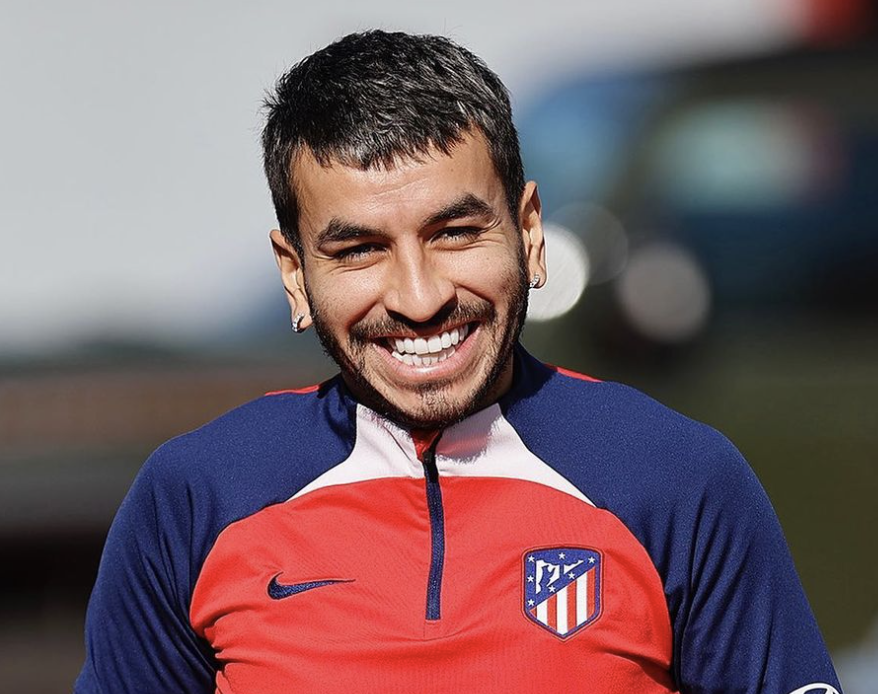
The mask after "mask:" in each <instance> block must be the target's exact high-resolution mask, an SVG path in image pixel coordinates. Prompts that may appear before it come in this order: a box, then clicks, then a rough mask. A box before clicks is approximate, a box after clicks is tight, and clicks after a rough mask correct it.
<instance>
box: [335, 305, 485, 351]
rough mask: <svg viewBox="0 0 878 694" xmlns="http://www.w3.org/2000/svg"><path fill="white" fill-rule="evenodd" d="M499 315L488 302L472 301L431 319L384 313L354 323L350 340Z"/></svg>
mask: <svg viewBox="0 0 878 694" xmlns="http://www.w3.org/2000/svg"><path fill="white" fill-rule="evenodd" d="M496 317H497V310H496V309H495V308H494V306H493V304H491V303H490V302H489V301H480V302H470V303H466V304H456V305H455V306H453V307H450V308H448V309H445V310H443V311H440V312H439V313H437V314H436V315H435V316H433V317H432V318H430V320H428V321H423V322H420V321H411V320H408V319H406V318H405V317H404V316H399V317H394V316H385V317H384V318H380V319H376V320H371V321H368V322H366V321H361V322H359V323H357V324H356V325H353V326H351V329H350V333H349V335H350V341H351V342H352V343H354V344H356V343H364V342H368V341H371V340H375V339H377V338H379V337H384V336H386V335H393V334H395V333H401V332H407V331H423V330H424V329H425V328H428V329H430V330H431V331H432V332H442V331H443V329H445V328H451V327H454V326H458V325H461V324H463V323H473V322H476V321H479V322H484V323H489V322H491V321H493V320H494V319H495V318H496Z"/></svg>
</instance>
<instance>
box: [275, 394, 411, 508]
mask: <svg viewBox="0 0 878 694" xmlns="http://www.w3.org/2000/svg"><path fill="white" fill-rule="evenodd" d="M356 426H357V440H356V442H355V443H354V449H353V450H352V451H351V454H350V455H349V456H348V457H347V458H346V459H345V460H343V461H342V462H341V463H339V464H338V465H336V466H335V467H334V468H332V469H330V470H327V471H326V472H324V473H323V474H322V475H320V477H317V478H316V479H314V480H312V481H311V482H310V483H309V484H307V485H306V486H305V487H302V489H300V490H299V491H298V492H296V493H295V494H294V495H293V497H292V498H293V499H295V498H297V497H300V496H302V495H303V494H307V493H308V492H313V491H314V490H316V489H322V488H323V487H330V486H332V485H336V484H350V483H351V482H365V481H366V480H375V479H381V478H383V477H423V476H424V468H423V466H422V465H421V463H420V461H418V456H417V454H416V453H415V445H414V443H413V442H412V439H411V436H409V433H408V432H407V431H406V430H405V429H403V428H401V427H399V426H397V425H396V424H394V423H393V422H391V421H390V420H388V419H385V418H384V417H382V416H381V415H379V414H377V413H376V412H374V411H372V410H370V409H369V408H367V407H363V406H362V405H357V422H356Z"/></svg>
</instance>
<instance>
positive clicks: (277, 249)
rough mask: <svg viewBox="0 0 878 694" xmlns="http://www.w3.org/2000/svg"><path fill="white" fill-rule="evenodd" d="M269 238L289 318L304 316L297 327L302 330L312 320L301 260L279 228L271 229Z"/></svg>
mask: <svg viewBox="0 0 878 694" xmlns="http://www.w3.org/2000/svg"><path fill="white" fill-rule="evenodd" d="M269 238H270V239H271V246H272V250H273V251H274V259H275V261H276V262H277V267H278V269H279V270H280V279H281V282H283V284H284V289H285V290H286V293H287V301H288V302H289V304H290V311H291V318H295V317H296V316H304V318H303V319H302V320H301V321H300V322H299V328H300V329H301V330H304V329H305V328H307V327H309V326H310V325H311V323H312V321H311V306H310V304H309V303H308V295H307V294H306V293H305V274H304V272H303V271H302V261H301V260H300V259H299V254H298V253H297V252H296V249H295V248H293V246H292V244H290V242H289V241H287V239H286V237H285V236H284V235H283V233H282V232H281V230H280V229H272V230H271V233H270V234H269Z"/></svg>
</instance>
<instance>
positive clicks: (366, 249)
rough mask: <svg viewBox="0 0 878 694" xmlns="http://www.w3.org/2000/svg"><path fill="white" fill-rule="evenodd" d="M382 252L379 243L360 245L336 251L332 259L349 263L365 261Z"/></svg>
mask: <svg viewBox="0 0 878 694" xmlns="http://www.w3.org/2000/svg"><path fill="white" fill-rule="evenodd" d="M380 250H381V246H379V245H378V244H377V243H359V244H357V245H356V246H348V247H346V248H341V249H339V250H337V251H335V252H334V253H333V254H332V257H333V258H335V259H336V260H342V261H348V262H350V261H357V260H365V259H366V258H368V257H369V256H371V255H374V254H375V253H378V252H379V251H380Z"/></svg>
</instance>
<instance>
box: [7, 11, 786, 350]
mask: <svg viewBox="0 0 878 694" xmlns="http://www.w3.org/2000/svg"><path fill="white" fill-rule="evenodd" d="M793 1H794V0H661V2H656V1H653V2H634V1H628V2H621V3H611V2H607V1H606V0H579V1H578V2H570V1H569V0H542V1H541V2H540V3H534V4H524V3H520V4H515V3H511V2H508V0H506V1H504V2H493V1H492V2H474V1H473V0H468V1H463V0H445V1H443V2H441V3H414V2H403V1H401V0H378V1H375V2H371V3H360V4H359V5H356V4H354V3H350V7H346V6H345V5H347V3H345V4H342V3H336V2H328V1H321V2H311V3H304V2H301V1H299V0H286V1H285V2H279V1H271V2H258V1H252V2H247V3H244V2H240V3H232V2H227V1H225V0H216V1H214V2H179V0H178V1H177V2H166V1H164V0H162V1H152V2H120V1H118V0H117V1H116V2H111V1H110V0H106V1H103V2H101V1H97V0H78V1H77V2H66V1H63V0H47V1H46V2H30V1H22V2H19V1H18V0H4V2H3V4H2V8H0V66H2V67H0V104H2V108H0V355H2V354H9V353H14V352H25V353H27V352H35V351H44V350H47V349H58V348H63V347H64V346H66V345H68V344H73V343H75V341H76V340H78V339H81V338H82V337H84V336H88V335H90V334H93V333H97V332H102V333H110V334H113V335H116V336H119V337H124V336H140V337H142V336H149V335H153V336H157V337H159V338H160V339H163V340H172V341H173V340H181V341H182V340H191V339H197V338H198V337H199V336H200V335H203V334H206V333H209V332H211V331H213V330H215V329H217V328H219V327H220V326H224V325H230V324H233V323H234V322H235V321H236V320H240V319H241V317H242V316H244V315H246V313H247V312H248V311H249V310H252V309H253V307H254V304H255V302H257V301H260V300H264V296H265V292H266V291H267V288H269V287H273V286H274V285H275V283H277V287H278V289H277V291H278V292H279V293H280V291H281V290H280V285H279V282H277V279H276V277H275V271H274V264H273V261H272V259H271V253H270V247H269V244H268V241H267V232H268V229H269V228H270V227H271V226H272V225H273V223H274V215H273V211H272V209H271V205H270V200H269V196H268V192H267V189H266V186H265V184H264V182H263V179H262V172H261V166H260V152H259V146H258V140H259V129H260V126H261V118H260V114H259V108H260V103H261V99H262V97H263V94H264V92H265V90H266V89H268V88H269V87H270V86H271V85H272V83H273V82H274V79H275V78H276V77H277V76H278V75H279V74H280V73H281V72H282V71H283V70H284V69H285V68H286V67H288V66H289V65H291V64H292V63H294V62H296V61H297V60H299V59H300V58H302V57H303V56H304V55H306V54H307V53H310V52H311V51H313V50H316V49H317V48H320V47H321V46H323V45H325V44H326V43H328V42H329V41H331V40H333V39H334V38H337V37H339V36H341V35H343V34H345V33H347V32H349V31H355V30H363V29H367V28H372V27H381V28H385V29H403V30H407V31H415V32H428V33H443V34H446V35H449V36H451V37H452V38H454V39H455V40H458V41H460V42H461V43H463V44H464V45H466V46H467V47H469V48H470V49H472V50H473V51H474V52H476V53H478V54H479V55H481V56H482V57H483V58H484V59H485V60H486V61H487V62H488V64H489V65H490V66H491V67H492V68H494V69H495V70H496V71H497V72H498V73H499V74H500V76H501V77H502V78H503V79H504V80H505V81H506V83H507V86H509V87H510V89H511V90H512V91H513V94H514V98H515V102H516V103H517V104H523V103H526V102H527V100H529V99H531V98H534V97H535V96H538V95H539V93H540V92H541V90H542V89H544V88H547V87H548V86H550V85H552V84H554V83H556V82H557V81H558V80H559V79H562V78H563V77H565V76H571V75H576V74H583V73H587V72H590V71H597V70H599V69H600V68H601V66H605V65H619V64H635V65H636V64H650V63H654V62H657V61H659V62H660V61H677V60H681V59H687V58H690V57H693V56H708V55H715V54H726V53H733V52H748V51H758V50H762V49H764V48H765V47H767V46H770V45H772V44H776V43H782V42H784V41H785V40H787V39H788V38H789V36H790V35H791V34H792V33H793V31H794V27H795V22H796V21H797V16H796V13H795V10H794V8H793V5H792V4H791V3H792V2H793Z"/></svg>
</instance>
